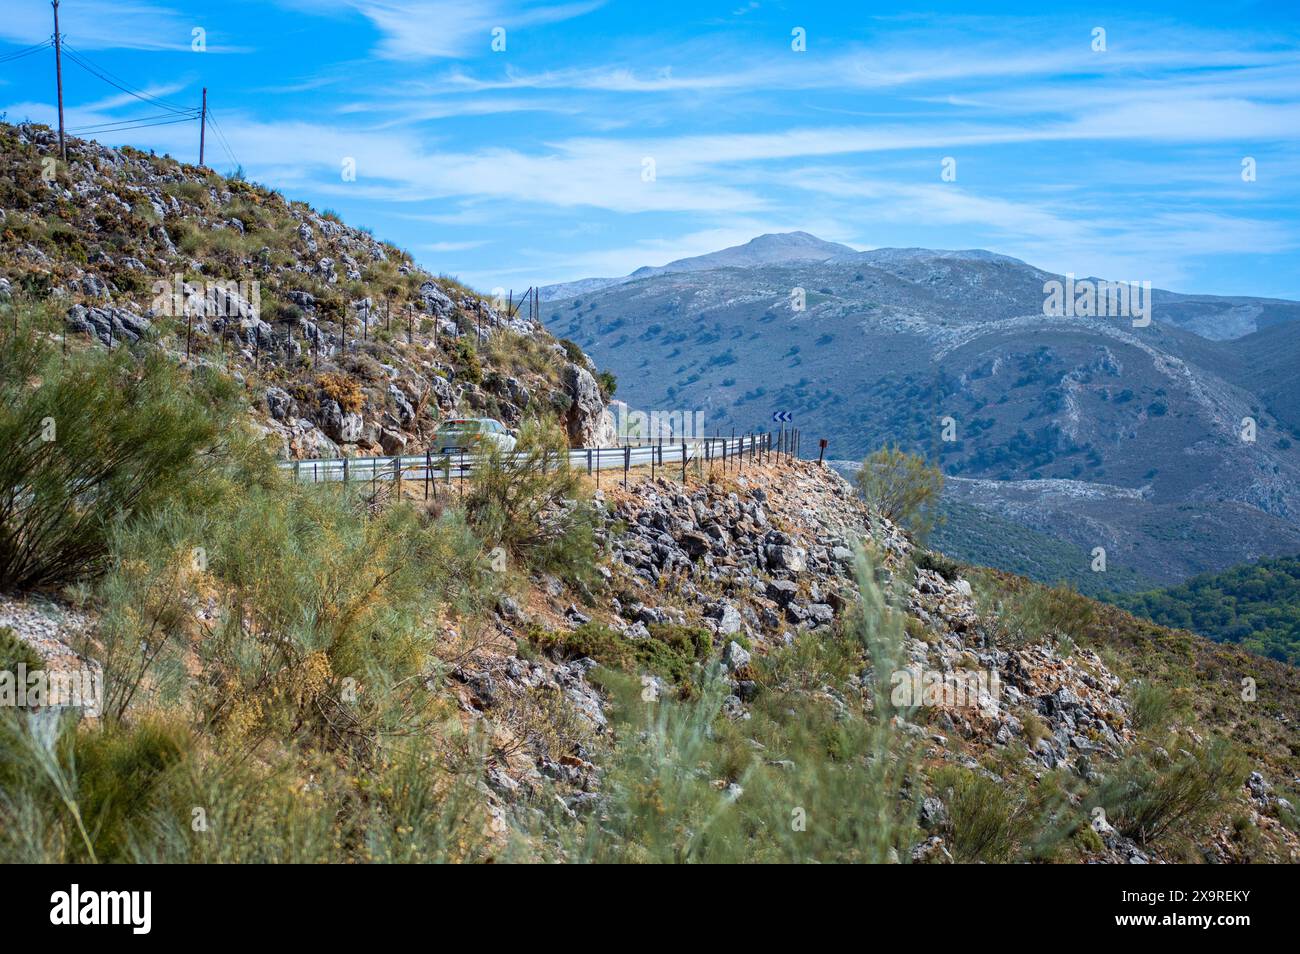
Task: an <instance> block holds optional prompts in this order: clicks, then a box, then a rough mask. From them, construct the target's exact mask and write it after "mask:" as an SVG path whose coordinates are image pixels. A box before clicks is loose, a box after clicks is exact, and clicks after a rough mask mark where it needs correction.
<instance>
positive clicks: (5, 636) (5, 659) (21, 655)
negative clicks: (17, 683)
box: [0, 626, 45, 674]
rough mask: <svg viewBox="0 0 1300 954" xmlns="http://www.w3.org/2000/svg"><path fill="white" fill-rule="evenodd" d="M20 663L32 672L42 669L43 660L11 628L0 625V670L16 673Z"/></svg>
mask: <svg viewBox="0 0 1300 954" xmlns="http://www.w3.org/2000/svg"><path fill="white" fill-rule="evenodd" d="M20 664H21V665H23V666H26V667H27V671H28V672H33V671H35V670H38V669H43V668H44V667H45V660H44V659H42V658H41V654H40V653H38V652H37V651H36V650H34V649H32V647H31V646H30V645H28V644H27V643H26V642H24V641H23V640H21V639H19V638H18V634H17V633H15V632H14V631H13V630H12V629H10V628H9V627H8V626H0V672H11V673H15V674H16V673H17V672H18V666H19V665H20Z"/></svg>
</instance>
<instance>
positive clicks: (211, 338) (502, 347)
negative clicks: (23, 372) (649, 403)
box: [0, 124, 603, 457]
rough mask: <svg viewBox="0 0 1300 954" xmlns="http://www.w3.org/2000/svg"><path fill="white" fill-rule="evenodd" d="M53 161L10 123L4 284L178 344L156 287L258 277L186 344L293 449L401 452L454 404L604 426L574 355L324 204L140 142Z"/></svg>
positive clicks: (583, 428)
mask: <svg viewBox="0 0 1300 954" xmlns="http://www.w3.org/2000/svg"><path fill="white" fill-rule="evenodd" d="M55 156H57V148H56V139H55V136H54V133H53V132H52V131H51V130H49V129H48V128H46V127H43V126H34V125H22V126H13V125H8V124H0V209H2V210H3V211H0V216H2V218H0V281H3V282H5V283H7V285H8V286H9V287H11V288H13V289H15V290H17V291H19V292H23V293H26V294H28V295H30V296H33V297H36V298H48V299H50V300H51V301H52V302H53V304H54V305H55V307H56V308H57V309H59V310H61V311H68V312H69V314H70V315H71V318H70V322H69V325H70V327H71V328H72V329H74V330H81V331H82V332H89V333H90V334H94V335H95V336H97V337H99V338H101V339H103V340H105V341H106V342H107V340H108V339H109V338H110V337H112V338H113V339H114V341H115V342H120V341H121V340H123V339H125V340H128V341H129V340H132V339H134V338H136V337H137V336H138V335H139V334H141V333H144V332H145V331H146V329H147V331H148V333H150V334H153V335H155V336H157V340H158V341H160V343H161V344H162V345H163V346H164V347H167V348H170V349H172V350H174V351H177V352H183V351H184V350H185V348H186V337H187V329H186V327H185V324H186V323H185V320H184V319H183V318H176V317H169V316H168V315H167V314H165V313H164V314H160V313H159V312H160V310H162V308H160V307H159V301H158V294H157V292H158V289H157V288H156V287H155V283H158V282H162V283H164V286H163V287H165V288H171V287H173V280H174V276H177V275H179V276H181V278H182V280H183V281H184V282H185V283H186V289H187V290H186V292H185V295H186V296H187V297H188V296H189V294H190V293H194V294H198V295H200V296H202V294H203V293H204V290H205V287H206V286H205V283H208V282H214V281H220V282H245V283H251V282H254V281H256V282H257V283H258V284H259V288H260V305H261V310H260V314H259V315H256V316H253V315H251V314H246V315H234V316H231V317H224V316H218V315H207V316H205V315H200V316H199V318H198V319H196V320H195V321H194V323H193V328H192V332H193V337H192V340H191V342H190V347H191V348H192V350H193V352H194V353H195V354H196V360H200V361H213V362H218V363H221V364H224V365H225V366H227V367H228V368H229V369H230V370H231V371H232V372H233V373H235V374H237V375H240V376H242V378H243V379H244V381H245V383H246V384H247V387H248V390H249V396H250V400H251V401H252V403H253V405H254V408H255V411H256V412H257V413H258V415H259V417H260V418H261V419H262V420H263V423H264V425H265V426H266V427H267V428H268V430H270V431H272V432H274V433H275V434H276V435H277V437H278V438H279V440H280V442H281V444H282V447H283V450H284V453H286V454H290V455H293V456H300V457H313V456H326V455H333V454H337V453H338V452H339V447H340V445H342V447H343V450H344V451H345V452H347V453H367V452H369V453H382V452H389V453H392V452H395V451H397V450H398V449H400V448H402V447H404V446H409V445H411V443H412V442H414V443H415V444H419V443H420V441H421V439H422V438H423V437H426V436H427V435H429V433H430V431H431V429H432V427H433V426H434V425H435V424H436V421H437V420H438V419H439V418H440V417H442V416H445V415H448V414H453V413H463V414H483V415H489V416H494V417H498V418H501V419H502V420H504V421H505V422H506V423H507V424H509V425H512V426H513V425H516V424H518V423H519V422H520V421H521V420H522V419H524V418H525V417H526V416H531V415H535V414H538V413H546V414H559V415H561V416H562V417H564V418H565V419H566V423H567V424H568V426H569V430H570V432H571V436H572V437H573V438H574V439H575V440H578V439H584V438H589V437H590V436H591V435H592V434H593V433H595V432H596V431H597V430H598V429H599V427H600V426H601V415H602V411H603V400H602V398H601V395H600V392H599V390H598V387H597V385H596V383H595V380H594V378H593V377H592V374H591V372H592V371H593V370H594V368H592V367H591V366H590V364H589V362H588V361H587V360H586V359H585V357H584V356H583V355H582V354H581V352H579V351H577V350H576V349H574V348H569V349H567V350H566V348H565V347H564V346H562V345H561V343H560V342H558V341H557V340H556V339H555V338H554V337H552V336H551V335H550V334H548V333H547V332H545V331H544V330H543V329H542V328H541V327H540V326H538V325H536V324H535V323H533V322H530V321H528V320H526V318H522V317H512V316H509V315H505V314H498V313H497V311H496V310H495V309H493V308H492V306H491V304H490V303H488V302H486V301H484V300H483V299H482V298H480V297H479V296H478V295H477V294H475V293H474V292H472V291H470V290H469V289H467V288H465V287H464V286H462V285H460V284H459V283H458V282H456V281H455V280H454V279H450V278H446V277H435V276H433V275H430V274H429V273H427V272H425V271H424V270H422V269H420V268H418V267H416V266H415V265H414V263H413V262H412V260H411V258H410V256H409V255H408V254H407V253H406V252H404V251H402V250H401V249H398V248H396V247H394V246H393V245H391V244H388V243H384V242H380V241H377V240H376V239H375V238H374V237H373V236H372V235H370V234H369V233H367V232H365V231H362V230H358V229H355V228H350V227H348V226H345V225H344V224H342V222H340V221H339V219H338V218H337V217H336V216H334V215H333V214H331V213H328V212H326V213H323V214H322V213H319V212H317V211H315V210H313V209H312V208H310V207H309V206H307V205H306V204H305V203H302V202H293V201H289V200H287V199H285V197H284V196H282V195H281V194H280V193H279V192H277V191H275V190H271V189H267V188H264V187H262V186H258V185H256V184H253V183H250V182H246V181H242V180H237V179H227V178H224V177H222V176H219V175H216V174H215V173H213V172H211V171H209V170H207V169H202V168H198V167H195V166H191V165H187V164H184V163H181V162H178V161H176V160H175V159H171V158H169V157H165V156H155V155H152V154H147V153H143V152H140V151H138V150H135V149H131V148H122V149H108V148H106V147H102V146H100V145H98V144H96V143H92V142H86V141H83V140H78V139H71V140H69V142H68V161H67V163H66V165H65V164H62V163H59V164H58V165H57V166H55V167H53V169H54V172H55V174H54V175H53V176H52V177H50V176H49V171H50V169H51V167H50V166H49V165H48V161H49V160H52V159H53V158H54V157H55ZM238 294H239V295H240V296H242V297H243V298H251V297H252V294H251V285H245V286H243V287H242V288H240V289H239V291H238ZM223 301H228V302H230V303H231V304H233V305H236V306H237V305H238V304H239V301H238V299H225V298H223ZM78 305H80V306H82V308H80V309H78V308H77V306H78ZM163 307H164V308H165V307H166V305H164V306H163ZM390 316H391V317H390ZM110 328H112V331H111V332H110V330H109V329H110ZM408 329H409V331H410V334H409V337H410V339H411V340H410V343H408V341H407V339H408ZM480 330H481V331H482V340H481V341H480V343H479V344H478V346H477V347H476V346H475V339H476V337H478V336H479V334H480ZM358 339H361V340H358ZM575 360H576V361H577V364H576V365H575V363H574V362H575Z"/></svg>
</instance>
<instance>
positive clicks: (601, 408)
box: [564, 364, 615, 447]
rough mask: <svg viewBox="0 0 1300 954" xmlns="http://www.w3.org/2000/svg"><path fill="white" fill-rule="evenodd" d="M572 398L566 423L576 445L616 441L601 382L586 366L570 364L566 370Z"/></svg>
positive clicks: (612, 421) (566, 390) (612, 420)
mask: <svg viewBox="0 0 1300 954" xmlns="http://www.w3.org/2000/svg"><path fill="white" fill-rule="evenodd" d="M564 388H565V393H566V394H567V395H568V397H569V401H570V404H569V409H568V412H567V414H566V417H565V425H566V427H567V428H568V431H569V443H570V444H571V445H572V446H574V447H606V446H609V445H610V444H612V443H613V441H614V434H615V430H614V419H613V417H612V416H611V415H610V413H609V412H608V410H607V409H606V408H605V402H604V401H603V400H602V399H601V396H600V385H598V384H597V383H596V379H595V377H593V376H592V373H591V372H590V371H588V370H587V369H586V368H582V367H579V366H578V365H576V364H570V365H569V366H568V367H566V368H565V369H564Z"/></svg>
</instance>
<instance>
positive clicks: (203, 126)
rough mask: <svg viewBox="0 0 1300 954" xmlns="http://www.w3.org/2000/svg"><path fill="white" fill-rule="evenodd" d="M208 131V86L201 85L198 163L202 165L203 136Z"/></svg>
mask: <svg viewBox="0 0 1300 954" xmlns="http://www.w3.org/2000/svg"><path fill="white" fill-rule="evenodd" d="M207 131H208V88H207V87H206V86H205V87H203V106H202V108H201V109H200V110H199V165H200V166H202V165H203V145H204V142H203V140H204V137H205V134H206V133H207Z"/></svg>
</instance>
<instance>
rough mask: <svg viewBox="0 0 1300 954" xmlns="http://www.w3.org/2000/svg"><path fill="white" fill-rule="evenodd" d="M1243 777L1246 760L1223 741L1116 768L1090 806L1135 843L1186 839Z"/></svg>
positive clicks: (1144, 755)
mask: <svg viewBox="0 0 1300 954" xmlns="http://www.w3.org/2000/svg"><path fill="white" fill-rule="evenodd" d="M1245 774H1246V764H1245V761H1244V760H1243V758H1242V757H1241V756H1240V755H1239V754H1238V753H1237V751H1236V750H1235V749H1234V748H1233V746H1232V744H1231V743H1230V742H1228V741H1226V740H1224V739H1217V738H1216V739H1212V740H1211V741H1209V742H1208V743H1205V744H1203V745H1194V746H1192V747H1191V748H1185V749H1181V750H1179V751H1178V753H1177V755H1175V756H1174V757H1172V758H1170V757H1168V756H1164V755H1162V754H1161V753H1159V752H1155V753H1152V752H1145V751H1144V752H1139V753H1137V754H1135V755H1131V756H1129V757H1128V758H1127V759H1125V760H1124V761H1123V762H1121V763H1120V764H1119V765H1118V766H1116V767H1115V769H1114V771H1113V772H1111V773H1110V775H1109V776H1108V777H1107V778H1106V779H1105V780H1104V781H1103V782H1102V784H1101V785H1100V786H1099V788H1098V791H1097V793H1096V795H1095V796H1094V797H1093V799H1092V804H1094V805H1100V806H1101V807H1102V808H1104V809H1105V811H1106V817H1107V819H1108V820H1109V821H1110V823H1111V824H1112V825H1114V826H1115V827H1116V828H1117V829H1118V830H1119V831H1120V832H1122V833H1123V834H1125V835H1127V836H1128V837H1129V838H1132V839H1134V840H1135V841H1137V842H1139V843H1140V844H1143V845H1146V844H1151V843H1152V842H1156V841H1160V840H1161V839H1164V838H1167V837H1172V836H1185V837H1190V836H1193V835H1194V834H1195V833H1196V829H1197V828H1198V826H1200V825H1201V824H1202V823H1204V822H1205V821H1206V819H1207V818H1208V817H1209V816H1210V815H1211V814H1213V813H1214V812H1215V811H1217V810H1218V809H1219V808H1220V807H1221V806H1222V805H1223V804H1224V801H1225V799H1226V798H1227V797H1228V795H1229V793H1231V792H1232V791H1233V790H1235V789H1236V788H1237V786H1239V785H1241V783H1242V782H1243V781H1244V779H1245Z"/></svg>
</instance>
